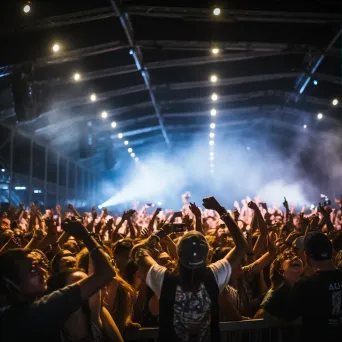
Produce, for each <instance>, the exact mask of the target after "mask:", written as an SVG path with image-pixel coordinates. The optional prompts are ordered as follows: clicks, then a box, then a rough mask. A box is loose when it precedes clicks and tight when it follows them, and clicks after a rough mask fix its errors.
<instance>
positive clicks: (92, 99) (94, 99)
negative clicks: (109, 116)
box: [90, 93, 96, 102]
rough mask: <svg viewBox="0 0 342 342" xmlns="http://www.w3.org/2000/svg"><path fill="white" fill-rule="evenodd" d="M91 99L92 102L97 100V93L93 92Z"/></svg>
mask: <svg viewBox="0 0 342 342" xmlns="http://www.w3.org/2000/svg"><path fill="white" fill-rule="evenodd" d="M90 101H91V102H95V101H96V94H94V93H93V94H91V95H90Z"/></svg>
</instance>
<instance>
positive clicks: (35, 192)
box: [33, 190, 42, 194]
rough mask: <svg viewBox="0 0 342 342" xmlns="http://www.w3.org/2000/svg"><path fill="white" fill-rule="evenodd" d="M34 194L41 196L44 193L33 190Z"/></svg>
mask: <svg viewBox="0 0 342 342" xmlns="http://www.w3.org/2000/svg"><path fill="white" fill-rule="evenodd" d="M33 193H34V194H41V193H42V190H33Z"/></svg>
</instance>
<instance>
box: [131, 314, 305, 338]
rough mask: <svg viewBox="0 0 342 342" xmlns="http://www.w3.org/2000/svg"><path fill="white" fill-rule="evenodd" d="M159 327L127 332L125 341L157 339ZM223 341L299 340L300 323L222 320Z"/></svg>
mask: <svg viewBox="0 0 342 342" xmlns="http://www.w3.org/2000/svg"><path fill="white" fill-rule="evenodd" d="M158 330H159V329H158V328H157V327H152V328H141V329H139V330H136V331H130V332H127V333H126V334H125V336H124V340H125V341H146V342H147V341H157V339H158ZM220 331H221V342H228V341H229V342H285V341H291V342H299V341H300V336H299V333H300V329H299V325H298V324H286V325H284V324H274V323H270V322H268V321H265V320H263V319H255V320H248V321H240V322H221V323H220Z"/></svg>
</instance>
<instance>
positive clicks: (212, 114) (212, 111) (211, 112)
mask: <svg viewBox="0 0 342 342" xmlns="http://www.w3.org/2000/svg"><path fill="white" fill-rule="evenodd" d="M210 115H211V116H215V115H216V109H215V108H213V109H212V110H211V111H210Z"/></svg>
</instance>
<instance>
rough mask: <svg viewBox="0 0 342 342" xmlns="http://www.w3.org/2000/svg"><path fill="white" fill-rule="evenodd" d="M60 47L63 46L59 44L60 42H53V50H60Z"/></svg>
mask: <svg viewBox="0 0 342 342" xmlns="http://www.w3.org/2000/svg"><path fill="white" fill-rule="evenodd" d="M60 48H61V47H60V46H59V44H57V43H56V44H53V46H52V51H53V52H58V51H59V50H60Z"/></svg>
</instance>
